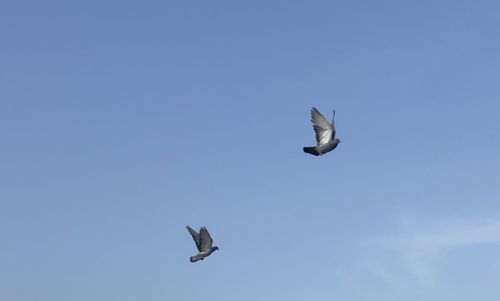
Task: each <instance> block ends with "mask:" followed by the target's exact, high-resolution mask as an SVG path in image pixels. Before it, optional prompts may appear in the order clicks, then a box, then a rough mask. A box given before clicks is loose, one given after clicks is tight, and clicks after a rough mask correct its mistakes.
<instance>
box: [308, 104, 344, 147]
mask: <svg viewBox="0 0 500 301" xmlns="http://www.w3.org/2000/svg"><path fill="white" fill-rule="evenodd" d="M311 122H312V123H313V128H314V132H316V143H317V145H316V146H313V147H304V153H308V154H311V155H314V156H321V155H323V154H326V153H328V152H329V151H331V150H333V149H335V148H336V147H337V145H339V143H340V139H337V138H335V110H333V119H332V123H331V124H330V123H328V121H327V120H326V119H325V117H324V116H323V115H321V113H320V112H319V111H318V110H317V109H316V108H315V107H313V108H312V109H311Z"/></svg>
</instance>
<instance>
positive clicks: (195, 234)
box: [186, 226, 201, 252]
mask: <svg viewBox="0 0 500 301" xmlns="http://www.w3.org/2000/svg"><path fill="white" fill-rule="evenodd" d="M186 229H188V231H189V234H191V236H192V237H193V240H194V243H195V244H196V248H198V251H200V252H201V244H200V235H199V234H198V233H197V232H196V231H194V230H193V228H191V227H189V226H186Z"/></svg>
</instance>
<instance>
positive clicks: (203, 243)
mask: <svg viewBox="0 0 500 301" xmlns="http://www.w3.org/2000/svg"><path fill="white" fill-rule="evenodd" d="M186 228H187V230H188V231H189V234H191V237H193V240H194V243H195V244H196V248H198V251H199V253H198V254H196V255H194V256H191V257H189V261H191V262H196V261H198V260H203V259H204V258H205V257H207V256H210V254H212V253H213V252H214V251H215V250H219V248H218V247H217V246H214V247H212V242H213V240H212V237H211V236H210V233H208V230H207V228H205V227H201V228H200V232H199V233H197V232H196V231H195V230H193V229H192V228H191V227H189V226H186Z"/></svg>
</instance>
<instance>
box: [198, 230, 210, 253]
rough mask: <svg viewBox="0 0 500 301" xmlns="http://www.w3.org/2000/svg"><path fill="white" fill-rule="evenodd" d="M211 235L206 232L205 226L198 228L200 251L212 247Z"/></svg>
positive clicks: (205, 250)
mask: <svg viewBox="0 0 500 301" xmlns="http://www.w3.org/2000/svg"><path fill="white" fill-rule="evenodd" d="M212 241H213V240H212V237H211V236H210V233H208V230H207V228H205V227H201V228H200V248H199V250H200V252H208V251H210V249H212Z"/></svg>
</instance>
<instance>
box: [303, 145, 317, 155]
mask: <svg viewBox="0 0 500 301" xmlns="http://www.w3.org/2000/svg"><path fill="white" fill-rule="evenodd" d="M304 153H308V154H311V155H314V156H319V153H318V151H317V150H316V148H315V147H304Z"/></svg>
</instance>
